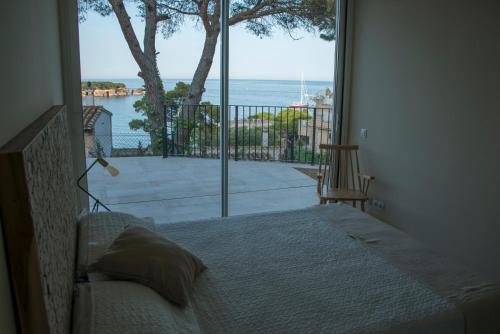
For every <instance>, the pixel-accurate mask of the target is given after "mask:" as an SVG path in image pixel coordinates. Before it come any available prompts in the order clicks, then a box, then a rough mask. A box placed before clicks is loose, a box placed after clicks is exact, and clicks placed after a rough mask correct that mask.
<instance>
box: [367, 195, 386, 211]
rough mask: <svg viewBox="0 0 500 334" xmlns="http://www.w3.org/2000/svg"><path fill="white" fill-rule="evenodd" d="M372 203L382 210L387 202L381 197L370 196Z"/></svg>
mask: <svg viewBox="0 0 500 334" xmlns="http://www.w3.org/2000/svg"><path fill="white" fill-rule="evenodd" d="M370 205H371V206H373V207H374V208H377V209H380V210H384V209H385V202H384V201H382V200H380V199H375V198H370Z"/></svg>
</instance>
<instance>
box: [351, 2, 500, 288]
mask: <svg viewBox="0 0 500 334" xmlns="http://www.w3.org/2000/svg"><path fill="white" fill-rule="evenodd" d="M353 14H354V21H353V30H352V37H353V40H352V67H351V87H350V89H351V94H350V101H349V102H350V116H349V117H350V121H349V139H350V141H351V142H353V143H360V144H361V147H362V152H361V158H362V162H363V163H364V167H365V168H364V169H365V171H366V172H368V173H371V174H373V175H375V176H376V177H377V180H376V181H375V183H374V187H373V188H372V189H371V190H372V191H371V196H372V197H375V198H379V199H382V200H384V201H385V202H386V209H385V210H384V211H377V210H372V213H373V214H375V215H376V216H378V217H380V218H382V219H383V220H385V221H387V222H389V223H391V224H394V225H396V226H398V227H400V228H402V229H403V230H406V231H408V232H409V233H410V234H412V235H414V236H416V237H417V238H419V239H421V240H423V241H425V242H427V243H429V244H431V245H432V246H434V247H435V248H437V249H439V250H441V251H443V252H445V253H446V254H448V255H449V256H451V257H454V258H455V259H457V260H459V261H461V262H463V263H464V264H466V265H468V266H469V267H470V268H473V269H476V270H478V271H481V272H483V273H484V274H486V275H488V276H490V277H492V278H494V279H496V280H498V281H500V265H499V262H498V261H499V260H498V255H499V254H500V218H499V217H500V205H499V204H498V200H499V199H500V190H499V186H500V173H499V171H500V155H499V152H500V139H499V138H498V134H499V133H500V131H499V130H498V126H500V41H499V36H500V21H499V20H498V18H499V17H500V1H497V0H479V1H473V2H471V1H466V0H439V1H436V0H422V1H413V0H377V1H373V0H355V1H354V8H353ZM361 128H367V129H368V138H367V139H366V140H362V139H360V137H359V131H360V129H361Z"/></svg>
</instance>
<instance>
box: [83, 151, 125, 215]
mask: <svg viewBox="0 0 500 334" xmlns="http://www.w3.org/2000/svg"><path fill="white" fill-rule="evenodd" d="M96 163H99V164H100V165H101V166H102V167H104V169H106V170H107V171H108V172H109V174H111V176H113V177H114V176H117V175H118V174H119V173H120V172H119V171H118V169H116V168H115V167H113V166H111V165H110V164H109V162H107V161H106V160H104V159H103V158H97V159H95V161H94V162H93V163H92V164H91V165H90V166H89V167H88V168H87V169H86V170H85V172H83V174H82V175H81V176H80V177H79V178H78V180H77V181H76V185H77V186H78V188H80V189H81V190H82V191H83V192H84V193H86V194H87V195H88V196H89V197H90V198H92V199H93V200H94V201H95V203H94V206H93V207H92V212H99V206H102V207H103V208H105V209H106V210H108V211H109V212H111V210H110V209H109V208H108V207H107V206H106V205H104V203H102V202H101V201H100V200H99V199H98V198H96V197H95V196H94V195H92V194H91V193H89V192H88V190H87V189H85V188H83V187H82V185H81V184H80V182H81V181H82V179H83V178H84V177H85V176H86V175H87V174H88V172H89V171H90V170H91V169H92V167H94V166H95V164H96Z"/></svg>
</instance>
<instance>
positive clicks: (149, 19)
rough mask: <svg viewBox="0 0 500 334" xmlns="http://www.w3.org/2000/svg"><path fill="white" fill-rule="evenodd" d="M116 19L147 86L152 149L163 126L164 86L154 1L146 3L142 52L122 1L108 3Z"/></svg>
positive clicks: (109, 0)
mask: <svg viewBox="0 0 500 334" xmlns="http://www.w3.org/2000/svg"><path fill="white" fill-rule="evenodd" d="M108 2H109V4H110V5H111V7H112V8H113V11H114V13H115V15H116V18H117V19H118V23H119V24H120V28H121V30H122V33H123V37H125V41H126V42H127V44H128V47H129V49H130V52H131V53H132V56H133V57H134V59H135V61H136V63H137V65H139V68H140V70H141V72H139V74H138V75H139V76H140V77H141V78H142V79H143V80H144V84H145V86H146V98H147V100H148V102H149V104H150V105H151V108H152V110H151V111H149V112H148V113H147V117H148V121H149V123H150V125H151V132H150V137H151V144H152V146H153V150H155V146H156V145H157V144H158V143H160V142H161V141H160V139H161V138H162V136H161V129H162V127H163V97H164V96H163V83H162V81H161V78H160V72H159V71H158V66H157V61H156V47H155V45H156V43H155V41H156V40H155V39H156V28H157V26H156V25H157V22H158V17H157V15H156V14H157V13H156V1H154V0H145V1H144V4H145V29H144V51H143V50H142V49H141V46H140V44H139V41H138V39H137V36H136V34H135V31H134V29H133V27H132V23H131V22H130V16H129V15H128V13H127V10H126V8H125V5H124V3H123V0H108Z"/></svg>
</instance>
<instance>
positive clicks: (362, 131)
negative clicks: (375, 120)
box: [361, 129, 368, 139]
mask: <svg viewBox="0 0 500 334" xmlns="http://www.w3.org/2000/svg"><path fill="white" fill-rule="evenodd" d="M361 138H363V139H366V138H368V129H361Z"/></svg>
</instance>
